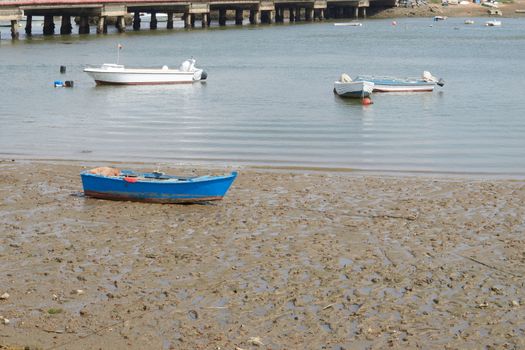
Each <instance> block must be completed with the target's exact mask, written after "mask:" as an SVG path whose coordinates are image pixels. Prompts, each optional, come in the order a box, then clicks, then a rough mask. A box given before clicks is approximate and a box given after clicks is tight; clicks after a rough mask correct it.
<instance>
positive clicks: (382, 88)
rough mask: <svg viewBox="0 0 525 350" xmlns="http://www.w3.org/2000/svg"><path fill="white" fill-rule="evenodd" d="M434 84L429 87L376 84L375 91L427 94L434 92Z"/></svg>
mask: <svg viewBox="0 0 525 350" xmlns="http://www.w3.org/2000/svg"><path fill="white" fill-rule="evenodd" d="M434 86H435V85H434V84H428V85H417V86H416V85H412V86H409V85H381V84H375V85H374V91H376V92H425V91H434Z"/></svg>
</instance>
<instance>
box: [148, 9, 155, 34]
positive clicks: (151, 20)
mask: <svg viewBox="0 0 525 350" xmlns="http://www.w3.org/2000/svg"><path fill="white" fill-rule="evenodd" d="M150 15H151V18H150V21H149V29H150V30H156V29H157V13H156V12H155V11H151V14H150Z"/></svg>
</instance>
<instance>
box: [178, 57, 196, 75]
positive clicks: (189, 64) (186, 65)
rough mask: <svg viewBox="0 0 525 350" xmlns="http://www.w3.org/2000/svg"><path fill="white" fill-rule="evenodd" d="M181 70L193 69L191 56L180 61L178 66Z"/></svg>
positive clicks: (193, 61)
mask: <svg viewBox="0 0 525 350" xmlns="http://www.w3.org/2000/svg"><path fill="white" fill-rule="evenodd" d="M179 69H180V70H181V71H183V72H191V71H194V70H195V60H194V59H193V58H191V59H189V60H186V61H184V62H182V63H181V65H180V68H179Z"/></svg>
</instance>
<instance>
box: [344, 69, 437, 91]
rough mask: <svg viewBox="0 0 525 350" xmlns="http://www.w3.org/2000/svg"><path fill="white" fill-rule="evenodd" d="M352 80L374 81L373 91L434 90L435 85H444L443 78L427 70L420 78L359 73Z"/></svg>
mask: <svg viewBox="0 0 525 350" xmlns="http://www.w3.org/2000/svg"><path fill="white" fill-rule="evenodd" d="M354 81H369V82H372V83H374V92H423V91H434V87H435V86H436V85H438V86H443V85H445V82H444V81H443V79H438V78H436V77H434V76H433V75H432V74H430V72H427V71H425V72H423V75H422V77H421V78H394V77H386V76H373V75H359V76H357V77H356V78H355V79H354Z"/></svg>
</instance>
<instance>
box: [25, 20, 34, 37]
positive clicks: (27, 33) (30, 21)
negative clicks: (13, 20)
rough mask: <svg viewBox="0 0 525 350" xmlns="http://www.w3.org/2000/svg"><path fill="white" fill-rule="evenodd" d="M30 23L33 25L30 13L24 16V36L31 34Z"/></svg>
mask: <svg viewBox="0 0 525 350" xmlns="http://www.w3.org/2000/svg"><path fill="white" fill-rule="evenodd" d="M32 25H33V16H31V15H28V16H26V27H25V31H26V36H31V30H32Z"/></svg>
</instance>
